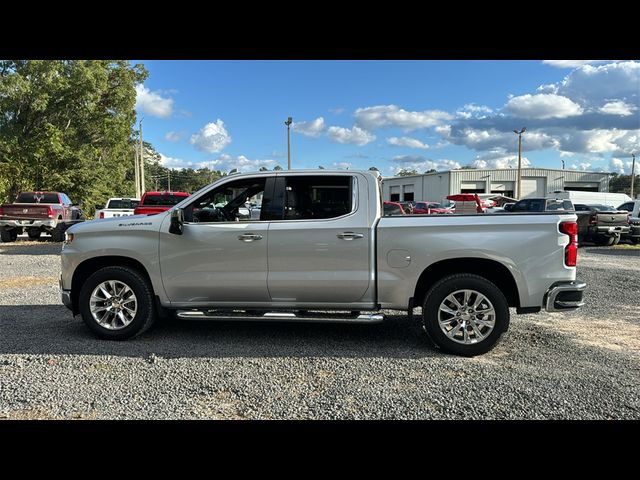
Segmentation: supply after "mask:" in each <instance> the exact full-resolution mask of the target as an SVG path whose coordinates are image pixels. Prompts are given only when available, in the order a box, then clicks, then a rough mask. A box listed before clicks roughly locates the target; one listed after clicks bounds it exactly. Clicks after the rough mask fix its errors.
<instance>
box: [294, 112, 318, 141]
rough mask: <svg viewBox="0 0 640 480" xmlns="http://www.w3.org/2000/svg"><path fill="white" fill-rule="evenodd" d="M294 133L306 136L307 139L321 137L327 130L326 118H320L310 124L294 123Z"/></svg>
mask: <svg viewBox="0 0 640 480" xmlns="http://www.w3.org/2000/svg"><path fill="white" fill-rule="evenodd" d="M292 128H293V131H294V132H298V133H301V134H302V135H306V136H307V137H314V138H315V137H319V136H320V135H322V132H324V130H325V125H324V118H323V117H318V118H316V119H315V120H312V121H310V122H294V124H293V125H292Z"/></svg>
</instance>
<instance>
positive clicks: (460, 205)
mask: <svg viewBox="0 0 640 480" xmlns="http://www.w3.org/2000/svg"><path fill="white" fill-rule="evenodd" d="M447 200H451V201H453V202H455V207H454V208H453V211H454V213H456V214H458V215H470V214H474V213H484V211H485V210H486V209H487V207H485V206H483V204H482V202H481V201H480V197H478V194H477V193H456V194H453V195H449V196H448V197H447Z"/></svg>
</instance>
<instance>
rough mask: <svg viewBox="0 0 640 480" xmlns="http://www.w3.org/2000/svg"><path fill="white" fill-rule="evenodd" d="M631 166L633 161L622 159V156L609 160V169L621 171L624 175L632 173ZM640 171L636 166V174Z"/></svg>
mask: <svg viewBox="0 0 640 480" xmlns="http://www.w3.org/2000/svg"><path fill="white" fill-rule="evenodd" d="M631 166H632V161H631V160H622V159H620V158H615V157H614V158H612V159H611V161H610V162H609V169H610V170H611V171H612V172H616V173H620V174H623V175H630V174H631ZM637 172H638V169H637V168H636V174H637Z"/></svg>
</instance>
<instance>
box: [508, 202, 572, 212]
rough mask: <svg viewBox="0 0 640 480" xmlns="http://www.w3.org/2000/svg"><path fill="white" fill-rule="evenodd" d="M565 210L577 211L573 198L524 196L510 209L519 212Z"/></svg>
mask: <svg viewBox="0 0 640 480" xmlns="http://www.w3.org/2000/svg"><path fill="white" fill-rule="evenodd" d="M557 210H564V211H567V212H573V211H575V208H574V206H573V203H572V202H571V200H563V199H560V198H524V199H522V200H518V201H517V202H516V203H515V204H514V205H513V207H512V208H511V209H510V210H508V211H511V212H514V213H517V212H555V211H557Z"/></svg>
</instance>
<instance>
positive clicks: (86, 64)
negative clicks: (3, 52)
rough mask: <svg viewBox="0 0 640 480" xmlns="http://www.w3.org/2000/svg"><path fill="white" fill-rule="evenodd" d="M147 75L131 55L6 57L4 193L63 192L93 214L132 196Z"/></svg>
mask: <svg viewBox="0 0 640 480" xmlns="http://www.w3.org/2000/svg"><path fill="white" fill-rule="evenodd" d="M146 78H147V72H146V70H145V69H144V67H143V66H142V65H133V66H132V65H131V64H130V63H129V62H128V61H125V60H4V61H0V196H1V197H4V198H5V200H12V199H13V197H15V195H16V194H17V193H18V192H19V191H21V190H54V191H63V192H65V193H67V194H68V195H69V196H70V197H71V198H72V199H73V200H74V201H82V202H84V204H85V206H86V207H89V208H88V210H90V212H89V213H91V211H92V210H93V205H94V204H95V203H97V201H98V200H100V199H104V198H105V197H108V196H118V195H131V194H132V193H133V152H134V150H133V148H134V141H133V138H132V135H131V133H132V127H133V124H134V121H135V110H134V106H135V101H136V91H135V85H136V84H137V83H140V82H142V81H144V80H145V79H146ZM129 172H131V175H129Z"/></svg>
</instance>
